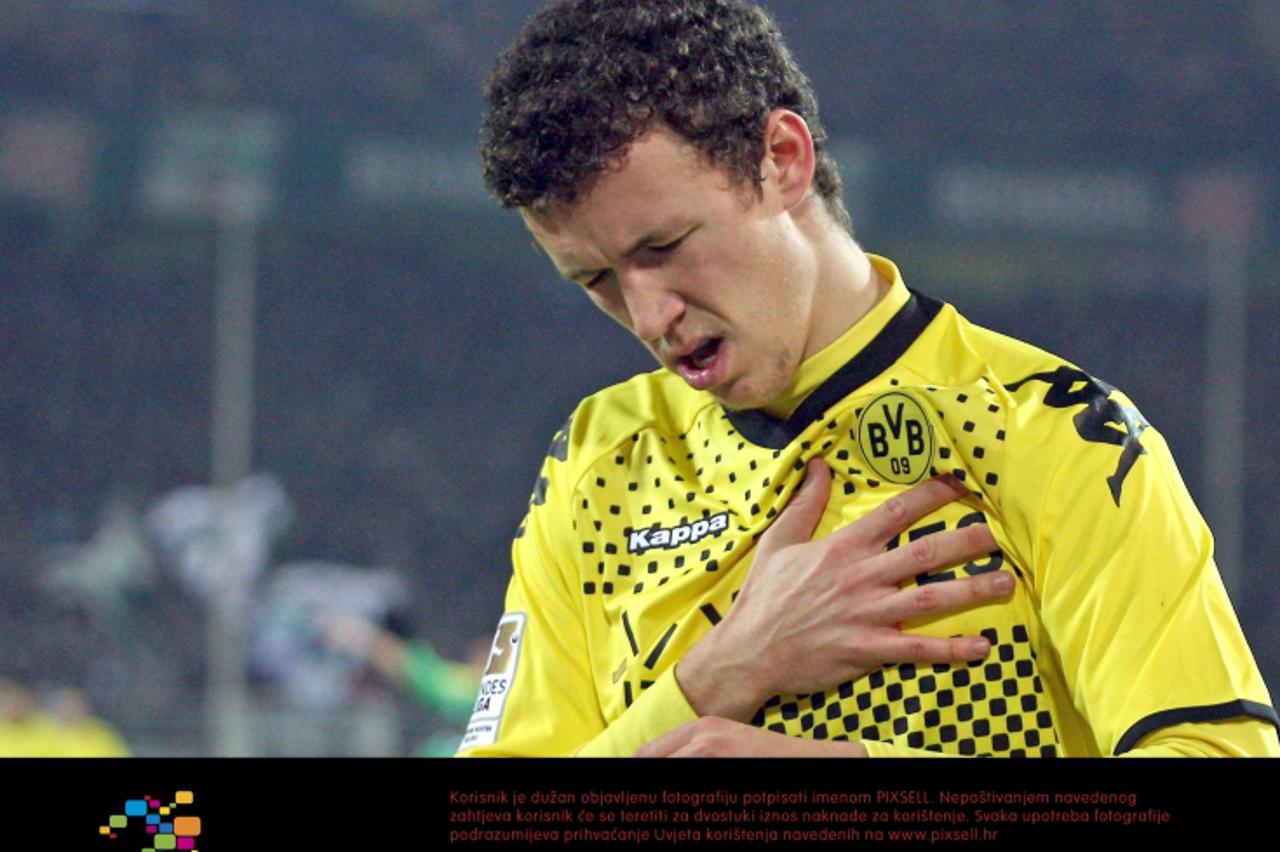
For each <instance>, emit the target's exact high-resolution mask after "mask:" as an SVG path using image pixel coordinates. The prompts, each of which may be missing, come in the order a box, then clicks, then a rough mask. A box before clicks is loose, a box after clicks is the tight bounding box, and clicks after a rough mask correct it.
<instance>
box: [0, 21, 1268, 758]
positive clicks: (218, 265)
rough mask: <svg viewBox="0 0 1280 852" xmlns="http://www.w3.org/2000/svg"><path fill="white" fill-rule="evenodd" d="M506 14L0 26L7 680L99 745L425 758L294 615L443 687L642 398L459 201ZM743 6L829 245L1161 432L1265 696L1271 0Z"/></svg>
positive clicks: (613, 357) (623, 363) (371, 686)
mask: <svg viewBox="0 0 1280 852" xmlns="http://www.w3.org/2000/svg"><path fill="white" fill-rule="evenodd" d="M539 5H540V3H539V2H537V0H305V2H303V0H270V2H247V1H246V0H0V678H3V679H5V680H7V681H8V685H7V686H6V687H5V688H6V689H8V690H10V691H13V692H15V693H16V692H17V691H20V690H19V688H20V687H21V688H24V689H25V690H27V695H28V697H29V699H30V700H34V701H36V702H41V701H44V702H52V701H53V700H54V699H55V698H56V697H57V696H59V695H62V693H63V690H64V689H65V688H74V689H77V690H80V691H81V693H82V694H83V695H87V697H88V700H89V702H90V704H91V705H92V707H93V708H94V710H95V712H96V713H97V714H98V715H99V716H100V717H102V718H104V719H106V720H107V721H108V722H109V723H111V725H112V726H114V727H115V728H116V729H117V730H118V731H119V732H121V733H122V734H123V736H124V738H125V740H126V741H127V742H128V744H129V748H130V750H131V751H132V752H133V753H135V754H140V755H196V754H253V755H258V754H265V755H285V754H326V755H328V754H339V755H340V754H407V753H412V752H414V751H416V750H417V749H418V748H419V744H420V743H422V742H423V741H424V740H426V739H429V738H431V737H432V736H434V735H441V736H446V737H447V736H448V731H449V722H448V720H447V718H446V716H447V714H446V713H443V712H440V713H432V712H431V711H429V710H427V709H426V708H425V707H424V706H423V705H422V704H421V703H420V701H418V700H416V699H415V698H414V697H413V691H412V690H411V689H406V688H403V687H402V685H397V684H395V683H393V682H392V680H391V679H389V678H386V677H379V676H377V675H375V674H374V673H372V671H371V669H370V667H369V666H366V665H363V664H362V663H361V662H360V660H359V656H360V655H359V654H353V653H351V648H350V647H347V650H346V651H343V650H341V649H340V648H339V647H337V645H341V643H337V645H335V644H334V643H325V642H323V641H321V640H320V638H319V634H318V631H317V629H316V624H317V620H318V619H321V618H324V617H326V615H327V614H328V613H329V612H331V611H332V610H333V609H335V608H340V607H342V608H346V609H348V610H354V611H355V612H356V613H357V614H359V615H362V616H364V617H367V618H368V619H371V620H372V621H375V622H380V623H382V624H383V625H384V626H387V627H389V628H391V629H392V631H393V632H394V633H397V634H399V635H402V636H406V637H414V638H415V639H417V640H420V641H422V642H426V643H430V645H432V646H434V647H435V648H437V649H439V650H440V652H441V653H442V654H444V655H445V656H447V657H451V658H454V659H462V658H463V657H464V656H465V655H466V653H467V645H468V643H469V642H470V641H471V640H472V639H473V637H475V636H476V635H478V634H480V635H483V634H487V633H488V632H489V631H490V630H491V629H492V627H493V625H494V624H495V623H496V618H497V616H498V614H499V612H500V609H501V597H502V592H503V588H504V586H505V582H506V577H507V573H508V565H507V561H506V553H507V550H508V543H509V539H510V536H511V533H512V532H513V531H514V529H515V528H516V526H517V523H518V521H519V519H520V517H521V515H522V513H523V509H524V506H525V502H526V499H527V495H528V493H529V490H530V487H531V485H532V482H533V478H534V474H535V472H536V469H537V466H538V464H539V462H540V460H541V458H542V454H543V451H544V449H545V446H546V444H547V441H548V440H549V438H550V436H551V434H552V432H553V431H554V430H555V428H556V427H557V426H558V425H559V424H560V422H561V421H562V420H563V419H564V417H565V415H566V414H567V412H568V411H569V410H571V408H572V406H573V405H574V403H575V402H576V401H577V400H578V398H580V397H581V396H582V395H583V394H585V393H587V392H590V391H592V390H594V389H596V388H598V387H600V386H602V385H604V384H607V383H610V382H612V381H615V380H618V379H620V378H623V377H625V376H627V375H629V374H630V373H632V372H635V371H637V370H641V369H648V368H649V362H648V360H647V357H648V356H647V355H646V354H645V353H644V352H643V351H642V349H641V348H640V347H639V346H637V345H635V344H632V343H630V342H629V341H628V340H627V339H625V338H624V336H623V335H622V334H620V333H618V332H617V331H616V330H615V329H613V328H611V327H610V326H609V323H608V321H607V320H606V319H604V318H603V317H600V316H597V315H596V314H595V313H594V312H593V310H592V309H591V308H590V306H589V305H588V304H587V302H586V300H584V299H581V298H580V297H578V294H576V293H574V292H573V288H571V287H568V286H567V285H564V284H563V283H560V282H558V281H557V280H556V279H555V277H554V275H553V272H552V270H551V268H550V266H549V265H548V264H547V263H545V261H543V260H542V259H540V258H539V257H538V256H537V255H536V254H535V251H534V249H533V248H532V246H531V244H530V241H529V240H528V239H527V238H526V237H525V236H524V234H523V233H522V228H521V225H520V223H519V221H518V219H517V218H516V217H514V216H513V215H511V214H504V213H503V212H502V211H500V210H499V209H498V208H497V207H496V206H495V205H494V204H492V203H491V202H489V201H488V200H487V198H486V196H485V194H484V191H483V188H482V187H481V184H480V181H479V176H478V168H477V165H476V161H475V154H474V149H475V141H476V136H477V127H478V123H479V119H480V115H481V110H482V106H481V100H480V94H479V92H480V87H481V82H482V80H483V78H484V76H485V74H486V73H487V71H488V68H489V66H490V63H491V62H492V60H493V58H494V56H495V55H496V54H497V52H498V51H499V50H500V49H501V48H502V47H503V46H504V45H505V44H506V43H507V41H508V40H509V39H510V38H511V37H512V35H514V33H515V31H516V30H517V28H518V27H519V25H520V23H521V22H522V21H523V20H524V19H525V18H526V17H527V16H528V15H529V14H530V13H531V12H532V11H533V10H534V9H535V8H537V7H538V6H539ZM766 5H767V6H768V7H769V8H771V10H772V11H773V12H774V13H775V15H776V16H777V18H778V20H779V22H780V24H781V26H782V29H783V31H784V34H785V35H786V36H787V38H788V41H789V43H790V44H791V46H792V48H793V50H794V51H795V53H796V54H797V56H798V58H799V60H800V64H801V66H802V67H803V68H804V69H806V71H807V72H808V73H809V75H810V77H811V79H812V80H813V82H814V85H815V87H816V89H817V92H818V96H819V101H820V103H821V106H822V113H823V119H824V121H825V123H826V125H827V127H828V129H829V130H830V132H831V134H832V136H833V138H834V140H835V141H834V149H835V151H836V154H837V159H838V160H839V161H840V163H841V165H842V168H843V169H844V173H845V179H846V199H847V201H848V204H849V206H850V208H851V211H852V213H853V217H854V222H855V225H856V227H857V230H858V236H859V239H860V241H861V242H862V244H863V245H864V247H865V248H867V249H868V250H870V251H874V252H877V253H881V254H885V255H888V256H889V257H892V258H894V259H895V260H897V261H898V262H899V264H900V265H901V266H902V268H903V270H904V273H905V275H906V276H907V280H908V282H909V283H911V284H913V285H914V286H916V287H918V288H920V289H923V290H925V291H927V292H930V293H932V294H934V295H938V296H942V297H944V298H947V299H949V300H951V301H954V302H956V303H957V304H959V305H960V306H961V307H962V308H963V309H964V310H965V311H966V312H967V313H968V314H969V315H970V316H972V317H973V318H975V319H977V320H979V321H981V322H983V323H985V324H987V325H989V326H992V327H994V328H996V329H999V330H1002V331H1005V332H1007V333H1010V334H1013V335H1015V336H1017V337H1021V338H1023V339H1025V340H1028V341H1031V342H1033V343H1037V344H1039V345H1042V346H1044V347H1046V348H1049V349H1051V350H1054V351H1056V352H1058V353H1059V354H1061V355H1063V356H1065V357H1068V358H1071V359H1072V360H1074V361H1076V362H1077V363H1078V364H1080V365H1081V366H1083V367H1084V368H1085V369H1086V370H1088V371H1089V372H1091V373H1093V374H1095V375H1097V376H1099V377H1100V378H1103V379H1104V380H1106V381H1108V382H1110V383H1112V384H1115V385H1117V386H1119V387H1120V388H1122V389H1124V390H1125V391H1126V392H1127V393H1128V394H1129V395H1130V396H1131V397H1132V398H1133V399H1134V400H1135V401H1136V402H1137V404H1138V405H1139V406H1140V408H1141V409H1142V411H1143V412H1144V414H1145V415H1146V416H1147V418H1148V419H1149V420H1151V421H1152V422H1153V423H1154V424H1155V425H1156V426H1157V427H1159V428H1160V429H1161V430H1162V431H1163V432H1164V433H1165V434H1166V436H1167V437H1168V439H1169V442H1170V444H1171V445H1172V446H1173V449H1174V453H1175V456H1176V457H1177V459H1178V460H1179V463H1180V465H1181V469H1182V472H1183V475H1184V477H1185V478H1186V480H1187V482H1188V484H1189V486H1190V488H1191V491H1192V493H1193V495H1195V497H1196V499H1197V501H1198V502H1199V504H1200V506H1201V508H1202V510H1203V511H1205V513H1206V514H1207V515H1208V516H1209V518H1210V521H1211V523H1212V524H1213V526H1214V529H1215V531H1216V533H1217V535H1218V542H1219V553H1220V564H1221V566H1222V569H1223V573H1224V575H1225V576H1226V577H1227V581H1228V585H1229V586H1230V588H1231V592H1232V596H1233V600H1234V602H1235V605H1236V608H1237V611H1238V613H1239V614H1240V616H1241V619H1242V620H1243V622H1244V625H1245V630H1246V632H1247V634H1248V636H1249V638H1250V640H1251V642H1252V645H1253V648H1254V651H1255V654H1256V655H1257V656H1258V658H1259V662H1260V663H1261V665H1262V667H1263V670H1264V672H1265V674H1266V676H1267V678H1268V682H1269V684H1270V687H1271V690H1272V693H1273V695H1274V694H1276V692H1277V689H1278V688H1280V640H1278V639H1277V637H1276V631H1275V630H1274V627H1275V624H1276V622H1277V614H1278V613H1280V580H1278V576H1280V575H1278V573H1277V571H1276V568H1275V566H1276V560H1277V553H1280V526H1278V525H1277V522H1276V520H1275V519H1276V517H1277V516H1278V515H1280V489H1278V488H1277V485H1278V484H1280V449H1277V443H1278V442H1277V434H1278V429H1277V423H1276V414H1277V412H1280V381H1278V379H1280V335H1277V334H1276V333H1275V331H1274V329H1275V328H1276V327H1277V325H1280V288H1278V287H1277V284H1276V282H1277V274H1278V273H1280V226H1278V224H1277V223H1280V215H1277V214H1278V213H1280V192H1278V190H1280V144H1278V143H1277V138H1278V137H1280V5H1277V4H1276V3H1274V2H1272V0H1236V1H1235V2H1214V3H1208V2H1204V3H1196V2H1178V3H1161V4H1153V3H1139V2H1125V0H1082V2H1071V3H1067V2H1060V3H1059V2H1055V3H1035V4H1023V3H1019V2H1014V0H956V2H933V1H932V0H921V2H903V1H902V0H894V1H893V2H875V3H871V2H852V0H804V2H781V0H775V2H768V3H766ZM251 475H252V476H251ZM347 638H348V640H350V638H351V637H349V636H348V637H347ZM349 644H350V643H348V645H349ZM357 644H358V643H357ZM1186 674H1187V676H1188V677H1194V676H1195V673H1194V672H1187V673H1186ZM0 697H2V696H0ZM2 703H3V702H0V704H2ZM21 703H22V702H21V701H18V700H16V699H15V700H14V701H11V702H10V703H9V704H8V705H5V707H8V708H9V709H3V710H2V712H5V713H10V714H11V718H8V720H7V721H6V720H5V719H0V729H2V728H3V726H4V725H9V726H10V728H9V730H10V731H11V732H12V731H13V730H16V729H15V728H13V727H12V726H13V725H16V724H17V722H16V721H14V719H16V717H17V716H18V715H21V714H20V712H19V710H16V709H13V708H16V707H18V706H19V705H20V704H21ZM2 748H3V745H2V744H0V749H2Z"/></svg>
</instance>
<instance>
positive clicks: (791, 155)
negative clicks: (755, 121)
mask: <svg viewBox="0 0 1280 852" xmlns="http://www.w3.org/2000/svg"><path fill="white" fill-rule="evenodd" d="M764 146H765V147H764V160H763V161H762V162H761V163H760V176H761V177H762V178H763V180H764V181H765V183H766V184H768V183H769V182H770V181H772V182H773V183H774V184H775V185H776V187H777V191H778V195H779V200H780V201H781V202H782V206H783V207H784V208H785V209H787V210H790V209H792V208H793V207H795V206H796V205H797V204H799V203H800V202H802V201H804V200H805V198H807V197H808V195H809V189H810V187H811V186H812V185H813V170H814V162H815V158H814V153H813V136H811V135H810V134H809V125H808V124H806V123H805V120H804V119H803V118H801V117H800V116H799V115H797V114H796V113H794V112H792V111H791V110H789V109H775V110H774V111H773V112H771V113H769V117H768V118H767V119H766V120H765V123H764Z"/></svg>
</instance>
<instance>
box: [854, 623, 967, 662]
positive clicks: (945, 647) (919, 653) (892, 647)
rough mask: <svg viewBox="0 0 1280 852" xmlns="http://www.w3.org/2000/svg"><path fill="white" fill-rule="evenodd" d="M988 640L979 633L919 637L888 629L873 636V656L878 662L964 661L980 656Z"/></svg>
mask: <svg viewBox="0 0 1280 852" xmlns="http://www.w3.org/2000/svg"><path fill="white" fill-rule="evenodd" d="M989 653H991V643H990V642H989V641H987V639H985V638H984V637H982V636H952V637H945V638H944V637H941V636H919V635H916V634H914V633H899V632H896V631H890V632H888V633H886V634H883V635H881V636H879V637H878V638H877V639H876V647H875V649H874V656H875V658H876V659H878V660H879V661H880V662H882V663H967V662H971V661H973V660H981V659H984V658H985V657H986V656H987V654H989Z"/></svg>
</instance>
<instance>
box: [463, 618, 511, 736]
mask: <svg viewBox="0 0 1280 852" xmlns="http://www.w3.org/2000/svg"><path fill="white" fill-rule="evenodd" d="M524 622H525V616H524V613H522V612H509V613H507V614H506V615H504V616H502V620H501V621H499V622H498V634H497V635H496V636H495V637H494V639H493V649H492V650H491V651H490V652H489V662H488V664H487V665H486V666H485V667H484V676H483V677H481V678H480V695H479V696H477V698H476V706H475V710H473V711H472V713H471V721H470V722H469V723H468V724H467V733H466V735H465V736H463V738H462V746H461V748H463V749H468V748H472V747H474V746H478V745H490V744H492V743H493V742H495V741H496V740H497V738H498V724H499V722H501V721H502V709H503V708H504V707H505V706H506V704H507V696H508V695H509V694H510V693H511V686H512V684H513V683H514V682H515V677H516V662H517V661H518V660H519V659H520V640H521V638H522V637H523V636H524Z"/></svg>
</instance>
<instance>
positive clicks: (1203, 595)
mask: <svg viewBox="0 0 1280 852" xmlns="http://www.w3.org/2000/svg"><path fill="white" fill-rule="evenodd" d="M1106 402H1107V403H1116V404H1118V405H1122V406H1125V407H1126V410H1128V411H1131V412H1132V413H1133V414H1135V415H1136V410H1133V409H1132V408H1131V407H1129V404H1128V402H1127V400H1124V398H1123V397H1121V396H1119V395H1112V396H1110V397H1108V398H1107V400H1106ZM1093 410H1095V411H1096V410H1100V406H1093ZM1055 414H1056V415H1057V416H1056V417H1054V416H1053V415H1055ZM1080 417H1081V415H1078V414H1077V415H1076V419H1074V420H1072V419H1070V418H1069V417H1067V416H1063V414H1062V412H1060V411H1058V412H1047V411H1046V412H1045V413H1044V416H1042V417H1041V418H1040V419H1041V420H1043V421H1045V422H1050V421H1054V420H1056V424H1055V426H1054V429H1053V431H1052V432H1051V433H1050V432H1044V433H1042V434H1037V433H1036V429H1034V428H1032V429H1027V430H1023V431H1022V433H1021V435H1020V439H1021V440H1027V441H1034V442H1036V444H1035V445H1037V446H1038V448H1039V449H1038V450H1037V452H1038V453H1039V454H1040V455H1041V456H1042V457H1045V456H1047V457H1050V458H1055V459H1056V464H1053V465H1051V466H1047V467H1046V468H1045V470H1044V472H1043V473H1038V472H1037V470H1036V469H1035V468H1034V466H1032V465H1027V466H1024V467H1023V468H1022V469H1021V470H1018V471H1011V473H1012V474H1013V475H1014V476H1018V475H1020V474H1021V475H1023V476H1025V477H1026V481H1024V482H1023V483H1022V486H1023V487H1022V489H1021V490H1020V491H1017V492H1015V493H1018V494H1019V495H1023V496H1025V495H1031V496H1032V497H1033V498H1034V499H1030V500H1028V499H1021V500H1019V501H1018V502H1016V503H1013V504H1011V506H1010V508H1011V510H1012V511H1014V512H1016V513H1021V517H1014V518H1011V519H1010V520H1011V525H1012V526H1013V527H1014V528H1018V529H1022V530H1025V531H1026V533H1027V536H1028V537H1027V539H1026V540H1025V541H1024V542H1023V543H1022V545H1021V546H1022V547H1023V548H1025V549H1026V550H1027V551H1028V554H1029V557H1028V561H1029V564H1030V565H1031V566H1032V571H1033V576H1034V583H1035V586H1036V591H1037V594H1038V596H1039V598H1040V600H1041V614H1042V618H1043V623H1044V629H1045V631H1046V632H1047V634H1048V635H1049V636H1050V637H1051V638H1052V641H1053V645H1054V648H1055V650H1056V651H1057V653H1058V657H1059V659H1060V660H1061V664H1062V669H1063V674H1064V676H1065V680H1066V683H1067V686H1068V689H1069V691H1070V693H1071V695H1070V697H1071V701H1072V703H1073V704H1074V705H1075V708H1076V709H1077V710H1078V711H1079V713H1080V714H1081V715H1082V716H1083V717H1084V718H1085V719H1086V720H1087V721H1088V723H1089V726H1090V728H1091V729H1092V732H1093V737H1094V740H1095V742H1096V744H1097V747H1098V749H1099V751H1100V752H1101V753H1102V754H1104V755H1123V754H1131V755H1158V754H1241V753H1247V754H1271V755H1276V754H1280V741H1278V740H1277V737H1276V732H1275V723H1276V714H1275V711H1274V709H1273V706H1272V704H1271V699H1270V696H1269V695H1268V694H1267V689H1266V686H1265V684H1264V683H1263V681H1262V677H1261V675H1260V673H1259V671H1258V668H1257V665H1256V664H1255V662H1254V660H1253V657H1252V654H1251V653H1250V651H1249V647H1248V645H1247V643H1246V642H1245V638H1244V635H1243V633H1242V631H1241V630H1240V626H1239V624H1238V622H1237V621H1236V617H1235V613H1234V611H1233V610H1232V608H1231V603H1230V601H1229V600H1228V599H1227V594H1226V590H1225V588H1224V587H1223V585H1222V580H1221V578H1220V576H1219V574H1218V570H1217V567H1216V566H1215V564H1214V561H1213V542H1212V537H1211V535H1210V533H1209V530H1208V528H1207V526H1206V525H1205V523H1204V520H1203V519H1202V518H1201V516H1200V514H1199V512H1198V511H1197V510H1196V508H1195V506H1194V504H1193V503H1192V501H1191V497H1190V495H1189V494H1188V493H1187V491H1186V488H1185V486H1184V485H1183V483H1182V480H1181V477H1180V476H1179V475H1178V472H1177V469H1176V467H1175V466H1174V463H1173V459H1172V457H1171V456H1170V454H1169V450H1168V447H1167V446H1166V444H1165V442H1164V439H1163V438H1162V436H1160V435H1159V434H1158V433H1157V432H1156V431H1155V430H1154V429H1151V428H1142V429H1137V428H1135V426H1134V425H1133V424H1134V423H1137V422H1138V421H1139V420H1140V415H1139V416H1138V418H1137V419H1136V420H1133V421H1131V423H1130V425H1129V426H1128V429H1129V430H1132V432H1130V433H1129V434H1127V436H1126V438H1127V439H1126V441H1124V442H1123V443H1121V442H1117V441H1112V442H1110V443H1108V442H1103V441H1097V440H1084V439H1083V438H1082V435H1084V434H1085V433H1086V432H1087V431H1088V430H1087V428H1085V427H1086V426H1087V425H1088V424H1082V422H1081V420H1080ZM1105 425H1106V427H1107V428H1114V429H1116V430H1117V432H1118V434H1124V433H1123V432H1121V431H1120V430H1122V429H1124V428H1125V427H1123V426H1121V425H1120V424H1118V423H1107V424H1105ZM1141 425H1142V426H1143V427H1145V425H1146V424H1145V421H1142V423H1141ZM1090 434H1093V435H1094V436H1095V437H1096V436H1097V435H1098V434H1099V432H1098V431H1096V430H1095V431H1094V432H1093V433H1090ZM1128 439H1132V440H1128ZM1139 447H1140V448H1141V451H1140V452H1138V448H1139ZM1037 480H1038V481H1037ZM1015 487H1016V486H1015Z"/></svg>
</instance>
